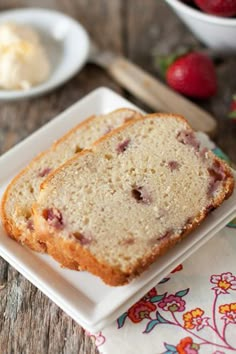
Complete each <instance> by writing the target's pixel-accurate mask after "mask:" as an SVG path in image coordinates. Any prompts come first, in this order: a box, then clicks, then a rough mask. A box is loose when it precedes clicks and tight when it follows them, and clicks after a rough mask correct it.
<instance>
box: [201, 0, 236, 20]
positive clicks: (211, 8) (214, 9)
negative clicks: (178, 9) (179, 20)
mask: <svg viewBox="0 0 236 354" xmlns="http://www.w3.org/2000/svg"><path fill="white" fill-rule="evenodd" d="M194 1H195V4H196V5H197V6H198V7H200V9H201V10H202V11H204V12H207V13H209V14H212V15H216V16H223V17H230V16H235V15H236V0H194Z"/></svg>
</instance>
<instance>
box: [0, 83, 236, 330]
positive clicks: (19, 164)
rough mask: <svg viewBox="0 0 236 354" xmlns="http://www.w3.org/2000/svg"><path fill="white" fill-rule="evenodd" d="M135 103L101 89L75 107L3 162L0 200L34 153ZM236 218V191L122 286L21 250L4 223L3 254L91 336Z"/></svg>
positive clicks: (0, 244)
mask: <svg viewBox="0 0 236 354" xmlns="http://www.w3.org/2000/svg"><path fill="white" fill-rule="evenodd" d="M120 107H130V108H135V109H138V108H137V107H135V106H134V105H133V104H131V103H130V102H128V101H127V100H125V99H124V98H122V97H120V96H119V95H117V94H116V93H114V92H112V91H111V90H109V89H107V88H99V89H97V90H95V91H93V92H92V93H91V94H89V95H88V96H86V97H85V98H84V99H82V100H80V101H79V102H77V103H75V104H74V105H73V106H72V107H70V108H69V109H67V110H66V111H65V112H63V113H62V114H60V115H59V116H58V117H57V118H56V119H54V120H52V121H51V122H50V123H48V124H47V125H45V126H44V127H43V128H41V129H40V130H38V131H37V132H36V133H34V134H33V135H31V136H30V137H28V138H27V139H26V140H24V141H23V142H21V143H20V144H18V145H17V146H15V147H14V148H13V149H11V150H10V151H9V152H7V153H6V154H5V155H3V156H2V157H1V158H0V171H1V175H0V185H1V188H0V197H1V196H2V194H3V192H4V190H5V187H6V185H7V184H8V182H9V181H10V180H11V179H12V177H13V176H14V175H15V174H16V173H17V172H18V171H19V170H20V169H22V168H23V167H24V166H25V165H26V164H27V163H28V162H29V161H30V160H31V159H32V158H33V157H34V156H35V154H37V153H39V152H41V151H42V150H44V149H46V148H47V147H48V146H49V145H50V144H51V143H52V142H53V141H54V140H55V139H57V138H59V137H60V136H61V135H62V134H64V133H65V132H66V131H67V130H69V129H70V128H72V127H73V126H75V125H76V124H77V123H78V122H80V121H82V120H83V119H85V118H87V117H88V116H90V115H92V114H94V113H96V114H104V113H107V112H109V111H112V110H114V109H117V108H120ZM235 214H236V192H235V191H234V194H233V195H232V196H231V198H230V199H228V200H227V201H226V202H225V203H224V204H223V205H222V206H221V207H220V208H218V209H217V210H216V211H214V212H213V213H211V214H210V215H209V217H208V218H207V220H206V221H205V222H204V223H203V224H202V225H201V226H200V227H199V228H198V229H197V230H196V231H194V232H193V233H192V234H191V235H190V236H189V237H187V238H186V239H185V240H183V241H182V242H181V243H180V244H178V245H177V246H176V247H174V248H173V249H172V250H170V251H169V252H168V253H167V254H166V255H164V256H162V257H161V258H159V259H158V260H157V261H156V262H155V263H154V264H153V265H152V266H151V267H150V268H149V269H148V270H147V271H146V272H144V273H143V274H142V275H141V276H140V277H138V278H137V279H136V280H134V281H133V282H131V283H130V284H129V285H126V286H122V287H110V286H107V285H105V284H104V283H103V282H102V281H101V280H100V279H99V278H97V277H95V276H93V275H91V274H89V273H87V272H76V271H72V270H68V269H62V268H60V266H59V265H58V263H56V262H55V261H54V260H53V259H51V258H50V257H49V256H47V255H41V254H38V253H35V252H32V251H30V250H29V249H27V248H23V247H22V246H20V245H19V244H17V243H16V242H14V241H13V240H11V239H10V238H9V237H6V235H5V232H4V230H3V228H2V226H1V225H0V255H1V256H2V257H3V258H5V259H6V261H8V262H9V263H10V264H11V265H12V266H13V267H15V268H16V269H17V270H18V271H19V272H20V273H22V274H23V275H24V276H25V277H26V278H27V279H28V280H30V281H31V282H32V283H33V284H34V285H35V286H37V287H38V288H39V289H40V290H41V291H42V292H43V293H45V294H46V295H47V296H48V297H49V298H50V299H51V300H52V301H54V302H55V303H56V304H57V305H58V306H60V307H61V308H62V309H63V310H64V311H65V312H66V313H67V314H68V315H70V316H71V317H72V318H73V319H74V320H75V321H76V322H78V323H79V324H80V325H81V326H83V327H84V328H86V329H87V330H89V331H91V332H95V331H98V330H100V329H102V328H103V327H105V326H106V325H107V324H108V323H109V322H110V321H112V320H114V319H115V318H117V317H118V316H119V315H120V314H122V312H123V311H125V310H127V308H128V307H129V306H131V305H132V304H133V303H134V302H135V301H137V300H138V299H139V298H141V297H142V296H143V295H144V294H145V293H146V292H147V291H148V290H149V289H150V288H151V287H152V286H154V285H156V284H157V283H158V282H159V281H160V280H161V279H162V278H163V277H165V276H166V275H167V274H168V273H169V272H170V271H171V270H172V269H174V268H175V266H177V265H178V264H179V263H180V262H182V261H183V260H184V259H185V258H186V257H188V256H189V255H190V254H192V253H193V252H194V251H195V250H197V249H198V248H199V247H200V246H201V245H203V244H204V243H205V242H207V241H208V240H209V239H210V238H211V237H212V236H214V235H215V233H216V232H217V231H219V230H220V229H221V228H223V227H224V226H225V224H226V223H227V222H228V221H230V219H231V218H233V216H234V215H235Z"/></svg>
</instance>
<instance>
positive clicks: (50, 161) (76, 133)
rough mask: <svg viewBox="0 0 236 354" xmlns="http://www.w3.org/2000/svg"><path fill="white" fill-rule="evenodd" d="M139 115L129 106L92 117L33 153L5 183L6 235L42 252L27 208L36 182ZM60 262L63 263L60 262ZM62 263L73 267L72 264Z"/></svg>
mask: <svg viewBox="0 0 236 354" xmlns="http://www.w3.org/2000/svg"><path fill="white" fill-rule="evenodd" d="M140 116H141V115H140V114H139V113H138V112H136V111H134V110H132V109H127V108H124V109H118V110H116V111H114V112H111V113H108V114H105V115H100V116H93V117H91V118H88V119H86V120H85V121H83V122H82V123H81V124H79V125H77V126H76V127H75V128H74V129H72V130H71V131H69V132H68V133H67V134H66V135H65V136H63V137H62V138H61V139H60V140H58V141H57V142H55V143H54V144H53V145H52V147H51V148H50V149H49V150H47V151H45V152H43V153H42V154H40V155H39V156H37V157H36V158H35V159H33V160H32V161H31V163H30V164H29V165H28V166H27V167H26V168H25V169H24V170H23V171H21V172H20V173H19V174H18V175H17V176H16V177H15V178H14V179H13V181H12V182H11V183H10V185H9V186H8V188H7V190H6V192H5V194H4V196H3V200H2V210H1V214H2V221H3V225H4V227H5V229H6V231H7V233H8V235H9V236H11V237H12V238H14V239H15V240H16V241H18V242H21V243H22V244H24V245H27V246H28V247H30V248H32V249H33V250H36V251H41V252H43V251H46V245H45V243H43V242H41V241H39V240H38V238H37V235H36V233H35V228H34V222H33V218H32V212H31V207H32V204H33V203H34V202H35V201H36V200H37V198H38V194H39V187H40V184H41V183H42V182H43V181H44V180H45V179H46V177H47V176H48V174H49V173H51V172H52V171H53V170H54V169H55V168H57V167H58V166H60V165H61V164H63V163H64V162H65V161H67V160H68V159H69V158H71V157H72V156H74V155H75V154H77V153H78V152H80V151H82V150H83V149H84V148H85V147H89V146H90V145H91V144H92V143H93V142H94V141H96V140H97V139H99V138H100V137H101V136H103V135H105V134H107V133H108V132H109V131H110V130H112V129H114V128H116V127H118V126H120V125H122V124H123V123H124V122H125V121H127V120H129V119H135V118H137V117H140ZM62 263H63V262H62ZM65 266H71V267H72V268H74V267H77V265H76V263H74V262H72V264H69V263H68V262H66V260H65Z"/></svg>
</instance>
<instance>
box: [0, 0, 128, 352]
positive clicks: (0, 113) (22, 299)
mask: <svg viewBox="0 0 236 354" xmlns="http://www.w3.org/2000/svg"><path fill="white" fill-rule="evenodd" d="M24 6H26V7H30V6H35V7H44V8H51V9H57V10H59V11H62V12H64V13H67V14H69V15H71V16H73V17H74V18H75V19H77V20H79V21H81V23H82V24H83V25H85V26H86V28H88V29H89V32H90V34H91V35H92V36H93V38H94V39H95V40H96V41H97V42H98V43H99V44H100V46H101V47H110V48H112V49H113V50H115V51H117V52H121V51H122V34H121V32H122V22H121V21H120V18H121V16H120V14H121V3H120V1H119V0H113V1H112V2H107V1H106V0H89V1H84V0H74V1H73V0H69V1H67V0H42V1H36V0H16V1H15V0H4V1H1V3H0V10H5V9H8V8H15V7H24ZM99 86H108V87H110V88H112V89H113V90H116V91H118V92H121V91H120V89H119V87H118V85H116V84H115V83H114V82H112V80H111V79H110V78H109V77H108V75H106V74H105V73H104V72H103V71H102V69H100V68H97V67H95V66H94V65H90V64H89V65H86V67H85V68H84V69H83V70H82V71H81V72H80V73H78V74H77V75H76V76H75V77H74V78H73V79H72V80H70V81H69V82H68V83H66V84H65V85H64V86H63V87H61V88H58V89H57V90H55V91H54V92H52V93H49V94H48V95H46V96H43V97H39V98H35V99H32V100H25V101H20V102H5V103H3V102H1V103H0V154H1V153H3V152H4V151H6V150H8V149H9V148H10V147H12V146H13V145H15V144H16V143H17V142H19V141H20V140H22V139H23V138H25V137H27V136H28V135H29V134H30V133H32V132H33V131H35V130H36V129H38V128H39V127H40V126H42V125H43V124H45V123H46V122H47V121H49V120H51V119H52V118H53V117H55V116H56V115H57V114H58V113H60V112H61V111H63V110H64V109H66V108H67V107H69V106H70V105H71V104H73V103H74V102H76V101H77V100H78V99H80V98H81V97H82V96H84V95H85V94H87V93H88V92H90V91H91V90H93V89H95V88H97V87H99ZM0 352H1V354H8V353H9V354H10V353H11V354H21V353H23V354H31V353H36V354H42V353H43V354H47V353H50V354H52V353H53V354H54V353H58V354H59V353H60V354H61V353H64V354H82V353H83V354H84V353H97V350H96V348H95V345H94V343H93V341H92V340H91V339H90V338H89V337H88V336H87V335H85V334H84V331H83V329H82V328H81V327H80V326H79V325H78V324H76V323H75V322H74V321H73V320H72V319H71V318H70V317H69V316H67V315H66V314H65V313H64V312H63V311H61V310H60V309H59V308H58V307H57V306H56V305H55V304H54V303H52V302H51V301H50V300H49V299H48V298H47V297H46V296H44V295H43V294H42V293H41V292H40V291H39V290H37V289H36V288H35V287H34V286H33V285H32V284H31V283H30V282H28V281H27V280H26V279H25V278H24V277H22V276H21V275H20V274H19V273H18V272H17V271H16V270H14V269H13V268H12V267H10V266H9V265H8V264H7V263H6V262H5V261H4V260H3V259H0Z"/></svg>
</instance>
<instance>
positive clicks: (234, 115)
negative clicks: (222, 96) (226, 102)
mask: <svg viewBox="0 0 236 354" xmlns="http://www.w3.org/2000/svg"><path fill="white" fill-rule="evenodd" d="M229 118H230V119H233V120H234V121H235V122H236V95H233V100H232V102H231V105H230V112H229Z"/></svg>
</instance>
